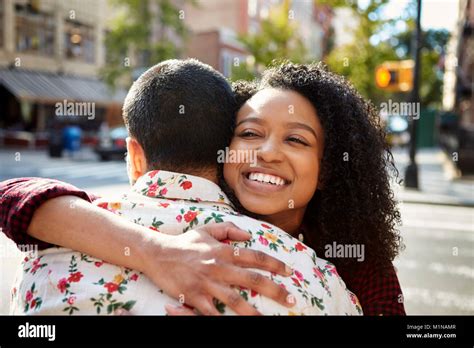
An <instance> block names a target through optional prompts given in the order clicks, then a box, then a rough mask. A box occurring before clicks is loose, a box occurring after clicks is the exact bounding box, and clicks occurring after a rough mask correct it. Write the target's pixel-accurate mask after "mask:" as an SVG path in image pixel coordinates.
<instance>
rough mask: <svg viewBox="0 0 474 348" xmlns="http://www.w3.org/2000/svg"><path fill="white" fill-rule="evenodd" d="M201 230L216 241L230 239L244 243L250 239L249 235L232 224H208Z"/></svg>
mask: <svg viewBox="0 0 474 348" xmlns="http://www.w3.org/2000/svg"><path fill="white" fill-rule="evenodd" d="M202 228H203V230H204V231H206V232H207V233H208V234H209V235H211V236H212V237H214V238H215V239H217V240H224V239H231V240H235V241H246V240H249V239H250V237H251V235H250V233H248V232H245V231H244V230H242V229H240V228H238V227H237V226H236V225H235V224H233V223H232V222H222V223H218V224H210V225H205V226H203V227H202Z"/></svg>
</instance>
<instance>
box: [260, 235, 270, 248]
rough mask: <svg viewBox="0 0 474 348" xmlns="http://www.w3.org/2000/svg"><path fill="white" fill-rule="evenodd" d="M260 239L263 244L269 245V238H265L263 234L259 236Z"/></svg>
mask: <svg viewBox="0 0 474 348" xmlns="http://www.w3.org/2000/svg"><path fill="white" fill-rule="evenodd" d="M258 241H259V242H260V243H262V244H263V245H265V246H267V245H268V240H266V239H265V238H263V236H259V237H258Z"/></svg>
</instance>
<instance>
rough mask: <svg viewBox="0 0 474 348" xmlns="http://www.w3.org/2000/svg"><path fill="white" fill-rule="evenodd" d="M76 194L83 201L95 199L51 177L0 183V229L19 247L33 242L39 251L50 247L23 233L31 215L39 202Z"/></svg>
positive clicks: (25, 231) (25, 232)
mask: <svg viewBox="0 0 474 348" xmlns="http://www.w3.org/2000/svg"><path fill="white" fill-rule="evenodd" d="M66 195H67V196H76V197H79V198H81V199H83V200H85V201H87V202H92V201H93V200H95V199H97V198H98V197H97V196H94V195H91V194H88V193H87V192H85V191H83V190H79V189H78V188H77V187H75V186H73V185H70V184H67V183H65V182H61V181H58V180H54V179H45V178H17V179H11V180H6V181H2V182H0V232H3V233H4V234H5V235H6V236H7V237H8V238H10V239H11V240H12V241H13V242H14V243H15V244H16V245H17V247H18V248H19V249H22V248H21V246H23V245H37V246H38V249H39V250H42V249H46V248H49V247H51V246H53V245H52V244H51V243H47V242H45V241H43V240H39V239H36V238H34V237H33V236H31V235H29V234H28V233H27V231H28V227H29V225H30V222H31V220H32V218H33V214H34V213H35V211H36V209H38V208H39V207H40V206H41V205H42V204H43V203H45V202H47V201H48V200H50V199H53V198H56V197H61V196H66Z"/></svg>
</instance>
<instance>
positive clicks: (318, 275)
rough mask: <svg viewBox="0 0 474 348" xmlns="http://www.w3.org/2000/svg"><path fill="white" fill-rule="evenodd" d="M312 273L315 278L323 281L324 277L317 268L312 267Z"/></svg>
mask: <svg viewBox="0 0 474 348" xmlns="http://www.w3.org/2000/svg"><path fill="white" fill-rule="evenodd" d="M313 272H314V275H315V276H316V277H318V278H319V279H321V280H324V275H323V274H322V273H321V271H320V270H319V268H316V267H313Z"/></svg>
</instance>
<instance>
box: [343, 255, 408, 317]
mask: <svg viewBox="0 0 474 348" xmlns="http://www.w3.org/2000/svg"><path fill="white" fill-rule="evenodd" d="M338 271H339V274H340V275H341V277H342V279H343V280H344V281H345V283H346V285H347V287H348V288H349V289H350V290H351V291H352V292H354V293H355V294H356V295H357V297H358V299H359V302H360V304H361V306H362V310H363V311H364V315H376V316H379V315H406V313H405V306H404V298H403V293H402V289H401V287H400V282H399V281H398V277H397V272H396V270H395V267H394V266H393V264H392V263H391V262H389V263H387V264H386V265H375V264H373V263H371V262H369V261H368V260H365V261H364V262H361V263H360V265H358V266H354V267H352V268H351V269H344V268H342V267H339V268H338Z"/></svg>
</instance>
